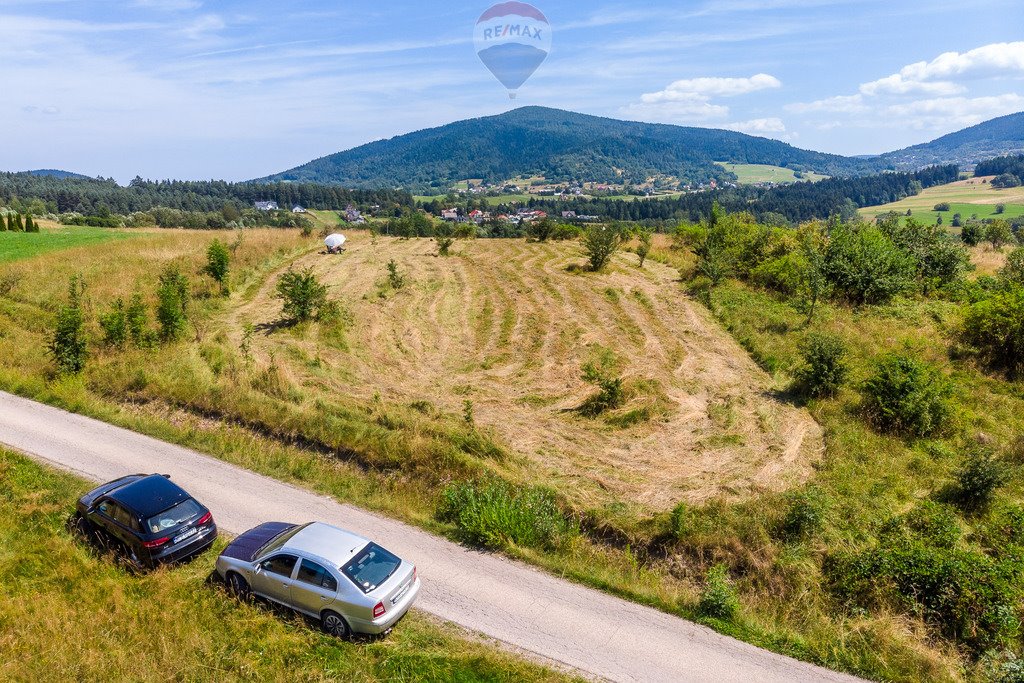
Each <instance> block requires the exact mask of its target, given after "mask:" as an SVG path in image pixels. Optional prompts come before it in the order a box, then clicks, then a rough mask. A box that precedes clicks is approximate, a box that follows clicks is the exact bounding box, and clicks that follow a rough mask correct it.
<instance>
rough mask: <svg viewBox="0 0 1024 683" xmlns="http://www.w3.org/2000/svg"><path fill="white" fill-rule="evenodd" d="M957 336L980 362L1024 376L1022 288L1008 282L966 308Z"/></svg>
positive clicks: (1011, 375)
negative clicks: (959, 335)
mask: <svg viewBox="0 0 1024 683" xmlns="http://www.w3.org/2000/svg"><path fill="white" fill-rule="evenodd" d="M1011 256H1012V255H1011ZM1010 267H1011V265H1010V264H1008V265H1007V268H1010ZM1003 277H1007V274H1006V273H1005V271H1004V273H1003ZM961 336H962V339H963V341H964V342H965V343H966V344H967V346H968V347H970V348H971V349H972V350H973V352H974V354H975V355H977V356H978V358H979V359H980V360H981V361H982V362H983V363H984V364H986V365H988V366H989V367H991V368H994V369H997V370H1005V371H1006V372H1007V373H1008V374H1009V375H1010V377H1012V378H1014V379H1019V378H1020V377H1022V376H1024V287H1021V286H1012V285H1011V286H1010V287H1009V288H1008V289H1007V290H1006V291H1000V292H996V293H995V294H993V295H992V296H990V297H988V298H986V299H983V300H981V301H979V302H978V303H976V304H974V305H972V306H971V307H969V308H968V309H967V311H966V312H965V313H964V320H963V325H962V330H961Z"/></svg>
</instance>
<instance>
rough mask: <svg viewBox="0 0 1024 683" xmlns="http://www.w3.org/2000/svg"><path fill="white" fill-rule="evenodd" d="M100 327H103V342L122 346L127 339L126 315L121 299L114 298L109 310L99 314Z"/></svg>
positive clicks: (118, 346) (108, 344)
mask: <svg viewBox="0 0 1024 683" xmlns="http://www.w3.org/2000/svg"><path fill="white" fill-rule="evenodd" d="M100 327H102V328H103V342H104V343H105V344H106V345H107V346H113V347H117V348H120V347H122V346H124V343H125V341H126V340H127V339H128V317H127V315H125V309H124V300H123V299H116V300H115V301H114V303H113V305H112V306H111V307H110V310H109V311H107V312H106V313H103V314H102V315H100Z"/></svg>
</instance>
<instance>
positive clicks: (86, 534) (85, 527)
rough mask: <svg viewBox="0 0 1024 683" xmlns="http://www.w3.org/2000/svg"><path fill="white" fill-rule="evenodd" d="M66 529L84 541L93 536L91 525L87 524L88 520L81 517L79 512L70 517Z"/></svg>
mask: <svg viewBox="0 0 1024 683" xmlns="http://www.w3.org/2000/svg"><path fill="white" fill-rule="evenodd" d="M68 529H69V530H70V531H71V533H73V534H76V535H77V536H78V537H79V538H82V539H85V540H89V539H91V538H92V535H93V530H92V525H91V524H89V520H87V519H86V518H85V517H83V516H82V513H80V512H76V513H75V514H73V515H71V519H69V520H68Z"/></svg>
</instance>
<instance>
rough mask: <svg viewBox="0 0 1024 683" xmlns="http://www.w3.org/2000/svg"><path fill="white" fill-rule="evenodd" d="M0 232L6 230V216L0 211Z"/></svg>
mask: <svg viewBox="0 0 1024 683" xmlns="http://www.w3.org/2000/svg"><path fill="white" fill-rule="evenodd" d="M0 232H7V217H6V216H4V215H3V214H2V213H0Z"/></svg>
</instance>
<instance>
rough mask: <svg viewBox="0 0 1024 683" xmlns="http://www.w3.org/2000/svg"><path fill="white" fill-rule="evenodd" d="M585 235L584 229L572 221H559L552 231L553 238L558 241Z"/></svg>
mask: <svg viewBox="0 0 1024 683" xmlns="http://www.w3.org/2000/svg"><path fill="white" fill-rule="evenodd" d="M582 235H583V230H582V229H581V228H580V227H579V226H577V225H572V224H571V223H557V224H556V225H555V229H554V230H553V231H552V232H551V239H553V240H558V241H565V240H575V239H579V238H580V236H582Z"/></svg>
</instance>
